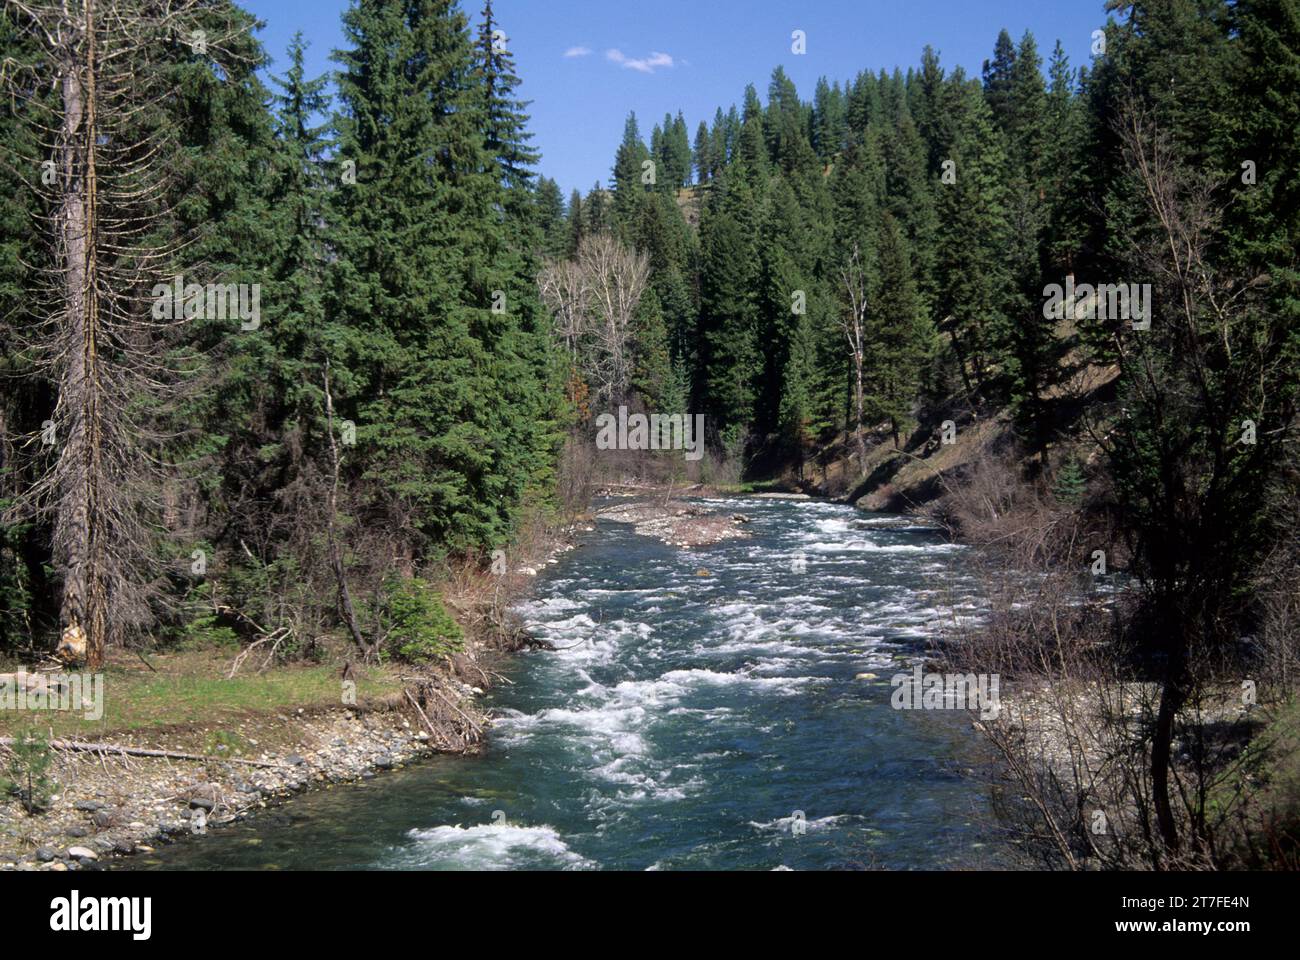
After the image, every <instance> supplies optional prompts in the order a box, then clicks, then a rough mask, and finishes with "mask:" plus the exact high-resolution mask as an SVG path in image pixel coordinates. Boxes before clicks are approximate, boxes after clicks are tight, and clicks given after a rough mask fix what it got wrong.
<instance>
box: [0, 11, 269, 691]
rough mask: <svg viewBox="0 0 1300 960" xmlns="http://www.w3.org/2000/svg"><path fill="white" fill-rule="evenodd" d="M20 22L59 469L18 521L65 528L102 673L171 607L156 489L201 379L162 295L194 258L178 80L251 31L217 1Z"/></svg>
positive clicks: (17, 71) (72, 595)
mask: <svg viewBox="0 0 1300 960" xmlns="http://www.w3.org/2000/svg"><path fill="white" fill-rule="evenodd" d="M6 8H7V10H8V12H9V13H10V15H11V18H12V19H13V21H14V23H15V24H16V26H17V29H18V30H20V31H21V32H22V34H23V35H24V37H26V38H28V39H30V40H32V41H33V43H34V46H35V47H36V49H38V50H39V54H38V55H37V56H36V57H35V58H34V59H32V60H31V61H30V62H27V63H12V62H7V63H6V64H5V71H4V79H5V83H6V86H7V88H8V93H9V94H10V95H11V96H13V97H16V98H22V99H23V100H24V101H25V102H26V103H28V104H30V105H31V106H32V107H33V110H32V111H31V112H32V115H33V116H34V117H35V119H34V120H33V123H34V124H35V125H36V127H37V129H36V131H35V132H36V134H37V137H36V139H37V141H38V142H39V143H40V144H41V151H42V154H41V155H39V156H30V157H26V156H7V157H6V162H8V163H10V165H11V166H13V167H14V169H15V170H16V171H17V172H18V173H19V174H20V176H22V178H23V180H24V182H26V183H27V184H28V185H29V186H30V188H31V189H33V190H35V191H37V192H38V194H39V195H40V196H41V197H42V201H43V209H44V211H45V212H44V214H43V215H42V217H41V223H40V227H41V229H42V232H43V234H44V236H45V238H46V242H47V246H48V249H49V254H50V257H49V259H50V265H49V266H48V267H46V268H43V269H42V271H41V273H42V286H41V289H40V291H39V292H38V294H37V297H38V301H39V303H38V306H37V309H36V310H34V311H33V312H34V313H36V314H37V316H38V322H37V323H35V324H34V325H33V327H32V328H31V329H28V330H25V331H22V333H21V336H22V338H23V341H24V343H25V345H26V346H27V348H28V349H29V350H30V351H31V353H32V355H33V356H34V357H35V358H36V372H37V375H38V376H41V377H42V378H44V379H46V380H47V381H48V382H49V383H51V384H52V385H53V386H54V388H55V390H56V391H57V399H56V402H55V407H54V410H53V413H52V416H51V418H50V420H49V421H48V422H47V423H46V425H45V429H44V430H43V431H42V433H41V434H40V435H38V436H34V437H29V438H27V441H26V443H25V447H27V448H29V449H34V450H37V451H38V452H39V451H40V450H41V449H42V448H45V452H46V459H47V462H46V465H45V466H44V467H43V472H42V474H41V476H40V479H39V480H38V481H37V482H36V483H35V484H34V485H33V486H32V487H31V488H30V489H28V490H26V491H24V492H23V494H22V495H21V496H20V497H19V500H18V505H17V507H16V509H15V513H16V514H19V515H28V516H31V515H44V516H47V517H50V518H52V519H53V527H54V533H53V543H52V550H53V558H54V565H55V567H56V570H57V572H58V574H59V577H60V579H61V582H62V601H61V617H62V620H63V623H64V625H65V632H66V631H69V630H70V631H73V632H74V633H82V634H84V637H85V641H86V651H87V662H88V666H90V668H92V669H95V668H98V667H99V666H100V664H102V662H103V660H104V656H105V649H106V647H107V646H108V645H109V644H110V643H112V642H114V641H116V640H118V639H120V638H121V637H122V636H123V634H124V631H125V630H127V629H129V628H130V627H132V626H135V627H140V626H143V625H144V624H147V623H148V622H149V621H150V620H151V618H152V616H153V611H152V604H153V603H154V602H156V601H157V600H158V599H159V597H160V596H161V591H159V590H157V589H155V588H154V585H155V584H156V582H157V579H158V576H159V572H160V570H161V568H162V567H163V563H162V562H161V560H160V557H161V551H160V549H159V538H160V532H161V528H162V506H161V503H160V501H161V499H162V498H161V497H160V495H159V491H160V489H161V486H162V483H163V482H164V474H165V473H166V469H165V468H166V466H167V464H166V463H165V456H164V450H165V448H166V445H167V443H168V442H169V441H170V440H171V439H173V438H172V437H171V436H170V434H169V432H168V431H167V429H166V428H165V427H160V426H159V425H158V424H157V417H156V413H157V411H158V409H159V408H160V406H162V405H163V404H165V402H166V401H169V400H170V401H174V400H175V399H176V397H177V389H178V384H179V382H180V380H181V378H180V377H179V376H178V374H179V371H180V370H182V369H184V368H185V367H186V366H187V358H185V357H183V356H181V357H178V356H177V353H176V349H175V348H176V345H177V333H178V331H179V330H180V328H181V327H182V325H183V323H184V319H185V316H184V315H185V313H186V312H188V311H186V310H181V309H178V310H177V311H176V314H175V315H168V316H165V317H164V316H159V315H156V314H157V311H154V310H152V309H151V305H152V304H154V303H156V302H157V301H156V297H154V296H153V295H151V294H150V293H149V291H152V290H154V289H155V287H156V286H157V284H158V282H159V281H161V280H162V279H163V278H164V277H165V276H167V275H168V274H169V273H170V272H171V268H173V267H174V265H175V264H176V263H177V261H178V259H179V257H180V254H181V251H182V249H183V245H184V244H183V238H178V237H168V232H169V231H167V230H166V229H165V225H166V224H167V223H169V218H170V208H169V205H168V196H169V193H168V188H169V186H170V185H171V184H172V174H171V172H170V171H169V164H170V163H171V160H170V158H169V152H170V149H171V148H173V147H174V144H170V143H169V142H168V131H169V129H170V128H169V125H168V122H167V111H168V98H169V97H171V96H173V95H174V94H173V91H172V90H171V89H170V88H169V86H168V84H167V83H166V81H165V78H164V68H165V66H166V65H168V64H173V63H175V62H176V61H177V59H178V57H181V56H190V55H194V54H199V53H201V54H202V55H204V56H209V57H212V58H215V59H217V60H218V61H219V60H220V58H221V57H223V56H226V57H233V56H235V54H233V53H231V52H230V44H231V42H232V41H233V40H234V39H236V38H237V37H240V36H243V35H244V34H245V33H246V24H247V21H246V19H245V18H243V17H242V16H241V15H238V13H237V11H235V10H234V8H233V7H232V8H229V9H226V8H223V7H221V6H220V5H213V4H207V3H203V2H202V0H176V2H165V3H164V2H150V0H66V2H58V3H36V2H22V0H6ZM50 89H53V90H54V91H55V95H54V96H53V97H52V98H47V97H45V95H44V91H46V90H50ZM160 236H162V237H163V239H159V237H160ZM177 306H178V307H179V305H177ZM51 461H52V462H51Z"/></svg>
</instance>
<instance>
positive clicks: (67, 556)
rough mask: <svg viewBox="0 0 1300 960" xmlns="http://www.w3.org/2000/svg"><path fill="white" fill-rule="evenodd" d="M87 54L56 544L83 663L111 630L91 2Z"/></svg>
mask: <svg viewBox="0 0 1300 960" xmlns="http://www.w3.org/2000/svg"><path fill="white" fill-rule="evenodd" d="M83 29H84V31H85V32H84V42H85V53H84V58H83V59H82V60H81V62H76V61H71V62H68V63H65V64H64V68H63V82H62V96H63V131H62V132H63V136H62V146H61V149H60V152H59V161H60V164H61V167H62V169H61V171H60V172H61V175H62V178H63V179H62V183H63V189H62V192H63V201H62V204H61V206H60V210H59V214H58V216H59V233H60V239H61V241H62V245H63V251H64V268H65V269H64V280H63V283H64V311H65V317H66V330H67V341H66V342H67V344H68V365H67V368H66V370H65V372H64V376H63V381H62V383H61V384H60V393H61V395H60V405H61V406H62V407H63V409H64V411H65V415H66V416H67V417H68V436H67V439H66V442H65V444H64V446H63V449H62V450H61V452H60V459H61V460H63V461H64V464H63V467H64V469H63V477H64V483H63V485H62V489H61V490H60V491H59V503H58V515H57V518H56V525H57V527H58V528H59V534H60V535H59V536H58V537H57V540H58V542H60V543H62V544H63V545H64V555H63V556H62V557H61V558H60V559H61V561H62V566H63V598H62V602H61V605H60V612H61V616H62V620H63V623H64V626H65V627H67V626H79V627H81V628H82V630H84V631H85V635H86V666H87V668H88V669H90V670H97V669H99V668H100V667H101V666H102V665H103V662H104V652H105V647H106V645H107V632H108V609H107V608H108V590H107V585H106V575H107V571H106V568H105V567H106V559H107V558H106V555H105V545H104V543H103V524H102V518H101V516H100V510H101V498H100V489H101V483H102V481H103V449H102V442H103V431H102V429H101V423H100V417H101V415H102V414H101V408H100V396H99V386H100V384H99V371H98V368H97V364H98V355H97V351H98V340H99V283H98V275H97V270H98V263H97V260H96V242H97V235H96V226H97V225H96V216H97V212H98V208H97V204H98V197H97V195H96V189H97V181H96V170H95V160H96V156H95V152H96V147H97V125H96V116H95V71H96V69H97V66H96V63H95V23H94V2H93V0H87V2H86V9H85V21H84V25H83Z"/></svg>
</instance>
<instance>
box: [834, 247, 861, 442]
mask: <svg viewBox="0 0 1300 960" xmlns="http://www.w3.org/2000/svg"><path fill="white" fill-rule="evenodd" d="M840 283H841V284H842V285H843V287H844V295H845V297H846V298H847V300H848V304H847V309H846V310H843V311H841V312H840V313H839V314H837V318H836V319H837V321H838V323H839V326H840V330H841V331H842V332H843V333H844V338H845V340H846V341H847V343H848V346H849V360H850V362H851V363H852V364H853V440H854V444H855V445H856V447H857V453H858V462H859V463H860V464H863V463H866V460H867V448H866V441H865V440H864V438H863V435H862V420H863V416H864V409H863V408H864V404H865V393H864V385H863V375H862V371H863V367H864V365H865V364H866V337H867V290H868V283H869V281H868V277H867V270H866V266H865V265H864V264H863V262H862V250H861V248H860V247H859V246H858V244H857V243H854V244H853V253H852V254H851V255H850V256H849V261H848V263H847V264H845V266H844V267H843V268H842V269H841V270H840Z"/></svg>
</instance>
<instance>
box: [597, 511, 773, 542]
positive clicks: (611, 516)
mask: <svg viewBox="0 0 1300 960" xmlns="http://www.w3.org/2000/svg"><path fill="white" fill-rule="evenodd" d="M596 516H597V517H599V518H600V519H601V520H610V521H612V522H614V523H627V524H631V525H632V527H633V529H634V530H635V531H636V533H637V534H638V535H639V536H643V537H654V538H655V539H656V540H662V541H663V542H664V543H666V544H668V545H669V546H674V547H687V548H691V547H703V546H709V545H711V544H715V543H721V542H722V541H724V540H737V539H743V538H745V537H748V536H749V533H748V532H747V531H746V529H745V527H746V525H748V524H749V523H750V518H749V517H747V516H745V515H744V514H740V513H734V512H731V511H729V510H721V509H716V508H713V507H710V506H706V505H703V504H699V503H683V502H677V501H673V502H663V503H661V502H656V501H651V500H637V501H635V502H633V503H620V504H616V505H614V506H611V507H605V508H604V509H602V510H599V511H597V513H596Z"/></svg>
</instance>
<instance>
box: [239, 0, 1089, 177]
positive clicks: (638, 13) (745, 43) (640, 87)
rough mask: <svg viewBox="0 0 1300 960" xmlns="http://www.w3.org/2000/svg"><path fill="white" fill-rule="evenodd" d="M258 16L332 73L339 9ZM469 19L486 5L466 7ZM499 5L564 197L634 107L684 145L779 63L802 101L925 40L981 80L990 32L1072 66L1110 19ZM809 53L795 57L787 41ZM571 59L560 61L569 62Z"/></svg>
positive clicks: (272, 0)
mask: <svg viewBox="0 0 1300 960" xmlns="http://www.w3.org/2000/svg"><path fill="white" fill-rule="evenodd" d="M243 5H244V6H245V7H247V8H248V9H249V10H251V11H252V12H253V13H254V14H256V15H257V16H258V17H259V18H261V19H262V20H265V21H266V29H265V30H264V31H262V33H261V39H262V42H263V43H264V44H265V46H266V49H267V52H268V53H270V54H271V56H272V57H273V58H275V61H276V62H275V64H274V65H273V67H272V69H273V70H274V71H275V72H279V71H280V70H282V69H283V57H284V50H285V47H286V45H287V44H288V42H289V38H290V37H292V35H293V33H294V31H296V30H299V29H301V30H302V31H303V34H304V36H305V37H306V38H307V39H308V40H309V41H310V42H311V44H312V46H311V49H310V51H309V54H308V69H309V71H310V72H311V73H312V74H313V75H314V74H317V73H323V72H325V71H326V70H329V69H331V68H332V65H331V64H330V62H329V55H330V52H331V51H332V50H333V49H335V48H336V47H338V46H340V45H341V44H342V39H343V38H342V31H341V28H340V23H339V17H340V14H341V13H342V11H343V10H344V9H345V8H346V7H347V5H348V3H347V0H243ZM462 6H463V7H465V9H466V10H467V11H468V12H469V13H470V14H471V15H472V17H473V19H474V20H475V21H477V19H478V14H479V11H480V10H481V9H482V0H462ZM494 8H495V10H496V13H497V18H498V19H499V20H500V21H501V26H502V29H503V30H504V31H505V32H506V34H507V36H508V37H509V46H510V49H511V51H512V52H513V53H514V55H515V59H516V61H517V62H518V65H519V73H520V76H521V77H522V79H523V86H522V88H521V94H522V96H523V97H524V98H525V99H528V100H531V101H532V106H531V108H530V112H531V114H532V124H531V128H532V131H533V134H534V140H533V142H534V145H535V146H536V147H537V148H538V149H539V150H540V151H541V152H542V162H541V165H540V172H541V173H543V174H545V175H547V176H549V177H553V178H555V179H556V180H558V181H559V182H560V186H561V187H562V188H563V190H564V192H565V195H566V196H567V195H568V193H569V191H570V190H572V189H573V188H575V187H577V188H580V189H582V190H583V191H584V192H585V191H586V190H588V189H589V188H590V187H591V185H592V184H593V183H594V182H595V181H597V180H600V181H601V182H602V183H603V182H605V181H607V180H608V179H609V168H610V166H611V164H612V163H613V157H614V150H615V148H616V147H617V146H618V142H619V140H620V139H621V137H622V134H623V122H624V120H625V118H626V116H627V113H628V111H629V110H635V111H636V114H637V118H638V119H639V120H640V122H641V130H642V133H643V134H644V135H645V136H646V138H647V139H648V138H649V134H650V130H651V128H652V127H653V125H654V124H655V123H656V122H658V121H660V120H662V119H663V116H664V114H665V113H666V112H671V113H673V114H676V112H677V111H678V110H679V109H680V110H681V111H682V112H683V114H684V115H685V117H686V122H687V127H688V129H689V130H690V133H691V136H692V138H693V137H694V135H695V128H696V126H697V125H698V124H699V122H700V120H702V119H708V120H711V119H712V117H713V112H714V110H715V109H716V108H717V107H718V106H722V107H724V108H725V107H727V106H729V105H730V104H732V103H739V102H740V100H741V97H742V94H743V92H744V89H745V84H747V83H753V84H754V85H755V86H756V87H757V88H758V91H759V94H760V96H762V97H763V98H764V99H765V100H766V95H767V82H768V79H769V77H770V76H771V73H772V69H773V68H774V67H776V66H777V65H778V64H780V65H782V66H784V67H785V70H786V72H787V73H788V74H789V75H790V76H791V78H792V79H793V80H794V81H795V83H796V84H797V85H798V87H799V93H800V95H801V96H803V97H804V98H805V99H809V98H811V96H812V92H813V87H814V85H815V84H816V82H817V78H818V77H820V76H823V75H824V76H826V77H828V78H829V79H831V80H836V79H839V80H844V79H846V78H851V77H853V76H854V75H855V74H856V73H857V72H858V71H859V70H861V69H864V68H870V69H872V70H878V69H880V68H881V67H884V68H886V69H888V70H892V69H893V68H894V67H895V66H901V67H902V68H903V69H904V70H906V69H907V67H908V66H911V65H915V64H917V63H918V62H919V61H920V56H921V48H922V47H923V46H925V44H927V43H929V44H931V45H933V46H934V47H935V49H937V50H938V51H939V52H940V56H941V60H942V63H943V64H944V65H945V66H947V67H949V68H951V67H952V66H954V65H958V64H960V65H961V66H963V67H965V68H966V70H967V71H968V72H972V73H974V74H975V75H976V76H978V74H979V70H980V66H981V64H982V63H983V61H984V59H985V58H986V57H988V56H989V55H990V54H991V52H992V50H993V42H994V40H995V39H996V37H997V34H998V30H999V29H1001V28H1002V27H1006V28H1007V29H1008V30H1009V31H1010V32H1011V35H1012V36H1013V37H1014V38H1016V39H1017V40H1019V38H1020V35H1021V34H1022V33H1023V32H1024V31H1025V30H1026V29H1029V30H1032V31H1033V33H1034V36H1035V37H1036V38H1037V40H1038V46H1039V51H1040V53H1042V55H1043V56H1044V58H1046V57H1047V56H1048V55H1049V54H1050V52H1051V49H1052V46H1053V44H1054V43H1055V41H1056V40H1057V39H1058V38H1059V39H1060V40H1061V42H1062V44H1063V45H1064V47H1065V51H1066V53H1067V54H1068V55H1069V57H1070V61H1071V63H1072V64H1073V65H1074V66H1076V67H1077V66H1079V65H1080V64H1084V63H1087V62H1088V56H1089V47H1090V45H1091V42H1092V38H1091V34H1092V31H1093V30H1095V29H1097V28H1098V27H1100V26H1101V25H1102V24H1103V23H1104V22H1105V14H1104V12H1103V9H1102V2H1101V0H804V2H788V0H496V2H495V4H494ZM795 30H802V31H804V33H805V34H806V35H807V53H806V54H804V55H802V56H799V55H795V54H793V53H792V52H791V34H792V33H793V32H794V31H795ZM566 54H567V56H566Z"/></svg>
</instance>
